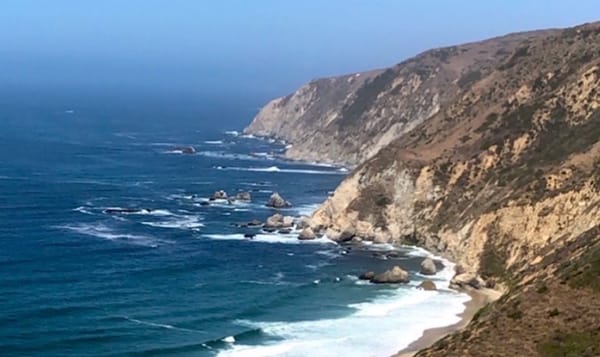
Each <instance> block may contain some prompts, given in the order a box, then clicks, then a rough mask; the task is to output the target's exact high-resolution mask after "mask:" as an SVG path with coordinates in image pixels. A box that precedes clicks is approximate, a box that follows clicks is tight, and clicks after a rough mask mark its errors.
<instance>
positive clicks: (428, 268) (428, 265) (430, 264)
mask: <svg viewBox="0 0 600 357" xmlns="http://www.w3.org/2000/svg"><path fill="white" fill-rule="evenodd" d="M435 273H437V268H436V267H435V262H434V261H433V259H431V258H425V259H424V260H423V261H422V262H421V274H423V275H435Z"/></svg>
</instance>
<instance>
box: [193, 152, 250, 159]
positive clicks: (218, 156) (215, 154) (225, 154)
mask: <svg viewBox="0 0 600 357" xmlns="http://www.w3.org/2000/svg"><path fill="white" fill-rule="evenodd" d="M196 154H197V155H200V156H204V157H208V158H212V159H224V160H259V158H258V157H256V156H252V155H248V154H235V153H229V152H224V151H198V152H196Z"/></svg>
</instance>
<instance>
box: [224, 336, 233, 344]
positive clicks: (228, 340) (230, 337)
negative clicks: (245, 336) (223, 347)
mask: <svg viewBox="0 0 600 357" xmlns="http://www.w3.org/2000/svg"><path fill="white" fill-rule="evenodd" d="M222 341H223V342H226V343H235V338H234V337H233V336H227V337H224V338H223V339H222Z"/></svg>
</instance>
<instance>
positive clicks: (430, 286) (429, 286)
mask: <svg viewBox="0 0 600 357" xmlns="http://www.w3.org/2000/svg"><path fill="white" fill-rule="evenodd" d="M418 287H419V288H420V289H423V290H437V287H436V286H435V283H434V282H433V281H431V280H423V282H422V283H421V284H419V286H418Z"/></svg>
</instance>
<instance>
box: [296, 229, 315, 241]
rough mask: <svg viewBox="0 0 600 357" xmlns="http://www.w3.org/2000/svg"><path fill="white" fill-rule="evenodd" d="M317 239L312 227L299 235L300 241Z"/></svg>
mask: <svg viewBox="0 0 600 357" xmlns="http://www.w3.org/2000/svg"><path fill="white" fill-rule="evenodd" d="M316 237H317V236H316V235H315V232H314V231H313V230H312V228H310V227H306V228H304V229H303V230H302V232H300V234H299V235H298V239H300V240H311V239H315V238H316Z"/></svg>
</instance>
